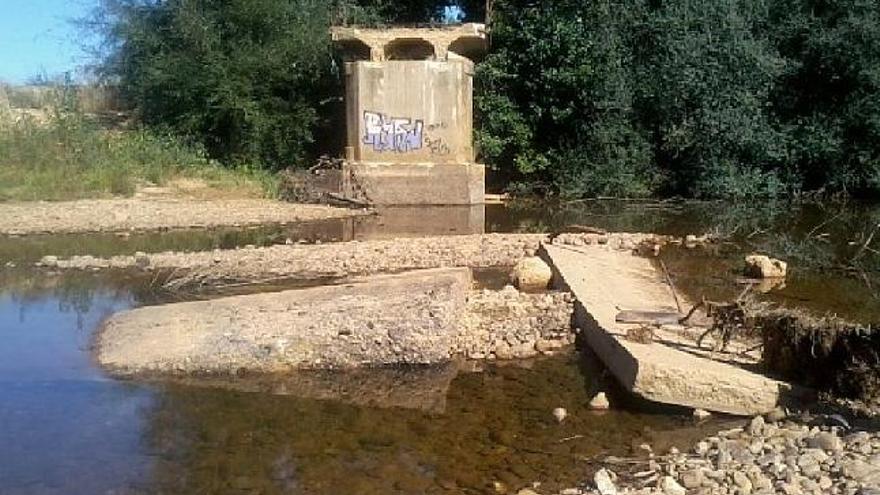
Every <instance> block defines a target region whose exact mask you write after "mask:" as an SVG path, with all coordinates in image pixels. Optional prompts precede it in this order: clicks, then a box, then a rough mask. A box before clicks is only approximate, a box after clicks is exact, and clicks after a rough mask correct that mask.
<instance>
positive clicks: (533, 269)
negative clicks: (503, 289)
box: [512, 256, 553, 291]
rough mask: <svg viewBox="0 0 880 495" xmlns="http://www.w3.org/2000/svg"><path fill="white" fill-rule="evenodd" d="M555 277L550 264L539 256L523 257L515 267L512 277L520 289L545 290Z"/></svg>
mask: <svg viewBox="0 0 880 495" xmlns="http://www.w3.org/2000/svg"><path fill="white" fill-rule="evenodd" d="M552 278H553V270H552V269H551V268H550V265H548V264H547V263H545V262H544V260H542V259H541V258H538V257H537V256H532V257H529V258H523V259H522V260H520V261H519V263H517V264H516V266H514V267H513V274H512V279H513V283H514V285H516V287H517V288H518V289H519V290H524V291H539V290H545V289H547V287H548V286H549V285H550V280H551V279H552Z"/></svg>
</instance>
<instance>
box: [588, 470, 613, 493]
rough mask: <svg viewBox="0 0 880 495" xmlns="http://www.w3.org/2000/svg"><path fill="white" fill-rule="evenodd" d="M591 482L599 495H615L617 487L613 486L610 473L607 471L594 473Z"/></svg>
mask: <svg viewBox="0 0 880 495" xmlns="http://www.w3.org/2000/svg"><path fill="white" fill-rule="evenodd" d="M593 482H594V483H595V484H596V489H597V490H599V495H617V486H616V485H615V484H614V480H613V479H612V476H611V473H609V472H608V471H607V470H605V469H600V470H598V471H596V474H595V476H593Z"/></svg>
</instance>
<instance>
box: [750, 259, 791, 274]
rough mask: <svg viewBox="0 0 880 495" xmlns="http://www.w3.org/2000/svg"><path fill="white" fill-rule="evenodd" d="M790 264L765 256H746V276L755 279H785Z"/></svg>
mask: <svg viewBox="0 0 880 495" xmlns="http://www.w3.org/2000/svg"><path fill="white" fill-rule="evenodd" d="M787 272H788V264H787V263H786V262H784V261H781V260H777V259H773V258H771V257H769V256H765V255H763V254H752V255H749V256H746V267H745V275H746V276H748V277H754V278H785V275H786V273H787Z"/></svg>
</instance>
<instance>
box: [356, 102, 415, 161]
mask: <svg viewBox="0 0 880 495" xmlns="http://www.w3.org/2000/svg"><path fill="white" fill-rule="evenodd" d="M424 127H425V124H424V122H422V121H421V120H414V119H406V118H394V117H388V116H387V115H384V114H381V113H377V112H369V111H367V112H364V144H369V145H371V146H372V147H373V150H374V151H378V152H383V151H392V152H395V153H407V152H410V151H413V150H418V149H421V148H422V137H423V131H424Z"/></svg>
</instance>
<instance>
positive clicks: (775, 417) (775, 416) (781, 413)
mask: <svg viewBox="0 0 880 495" xmlns="http://www.w3.org/2000/svg"><path fill="white" fill-rule="evenodd" d="M787 417H788V413H786V412H785V409H783V408H781V407H777V408H776V409H774V410H772V411H770V412H769V413H768V414H767V421H769V422H771V423H778V422H780V421H782V420H784V419H785V418H787Z"/></svg>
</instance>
